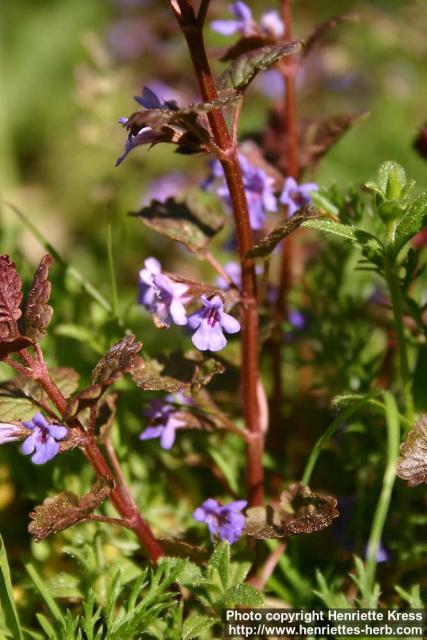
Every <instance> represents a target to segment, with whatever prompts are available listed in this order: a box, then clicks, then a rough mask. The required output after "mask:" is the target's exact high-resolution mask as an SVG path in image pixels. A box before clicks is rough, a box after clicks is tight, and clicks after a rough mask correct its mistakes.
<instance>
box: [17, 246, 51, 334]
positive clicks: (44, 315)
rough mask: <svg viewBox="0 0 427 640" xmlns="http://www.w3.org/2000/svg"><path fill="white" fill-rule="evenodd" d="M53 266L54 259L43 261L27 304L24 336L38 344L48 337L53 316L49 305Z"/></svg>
mask: <svg viewBox="0 0 427 640" xmlns="http://www.w3.org/2000/svg"><path fill="white" fill-rule="evenodd" d="M51 264H52V258H51V257H50V256H49V255H46V256H44V257H43V258H42V259H41V262H40V264H39V266H38V268H37V271H36V273H35V274H34V278H33V282H32V284H31V289H30V292H29V294H28V297H27V300H26V303H25V309H24V318H23V319H24V334H25V335H26V336H28V337H29V338H31V339H32V340H35V341H36V342H39V341H40V340H42V339H43V338H44V336H45V335H46V332H47V328H48V326H49V323H50V321H51V319H52V315H53V309H52V307H51V306H50V305H49V304H48V302H49V298H50V292H51V288H52V285H51V283H50V281H49V267H50V265H51Z"/></svg>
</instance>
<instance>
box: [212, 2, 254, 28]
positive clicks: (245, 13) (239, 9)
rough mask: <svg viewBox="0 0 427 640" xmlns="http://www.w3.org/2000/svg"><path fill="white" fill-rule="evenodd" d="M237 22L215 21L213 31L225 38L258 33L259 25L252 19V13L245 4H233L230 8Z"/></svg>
mask: <svg viewBox="0 0 427 640" xmlns="http://www.w3.org/2000/svg"><path fill="white" fill-rule="evenodd" d="M228 9H229V11H230V13H231V14H232V15H233V16H234V18H235V20H214V21H213V22H211V29H213V30H214V31H216V32H217V33H220V34H221V35H223V36H232V35H233V34H234V33H240V34H241V35H242V36H253V35H255V34H256V32H257V24H256V22H255V21H254V20H253V18H252V11H251V10H250V8H249V7H248V5H247V4H245V3H244V2H233V4H230V5H229V7H228Z"/></svg>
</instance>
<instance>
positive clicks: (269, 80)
mask: <svg viewBox="0 0 427 640" xmlns="http://www.w3.org/2000/svg"><path fill="white" fill-rule="evenodd" d="M254 85H255V86H256V88H257V89H258V91H259V92H260V93H262V94H263V95H265V96H266V97H267V98H270V99H271V100H278V99H279V98H282V97H283V94H284V92H285V81H284V79H283V76H282V74H281V73H280V72H279V71H277V70H276V69H268V70H267V71H264V73H260V74H259V75H258V76H257V77H256V78H255V82H254Z"/></svg>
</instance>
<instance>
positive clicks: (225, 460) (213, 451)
mask: <svg viewBox="0 0 427 640" xmlns="http://www.w3.org/2000/svg"><path fill="white" fill-rule="evenodd" d="M208 453H209V455H210V456H211V458H212V459H213V461H214V462H215V464H216V465H217V467H218V468H219V469H220V470H221V471H222V473H223V474H224V477H225V479H226V480H227V482H228V484H229V487H230V489H231V490H232V491H234V493H236V494H238V493H239V469H238V467H237V465H236V461H235V459H233V458H230V456H228V457H227V455H226V454H224V453H223V452H222V451H221V449H218V448H215V447H214V446H209V445H208Z"/></svg>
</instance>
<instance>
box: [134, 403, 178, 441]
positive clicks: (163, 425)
mask: <svg viewBox="0 0 427 640" xmlns="http://www.w3.org/2000/svg"><path fill="white" fill-rule="evenodd" d="M176 413H177V410H176V408H175V407H173V406H171V405H169V404H167V403H165V402H164V401H163V400H159V399H157V398H156V399H155V400H152V402H151V406H150V407H149V408H148V409H146V410H145V411H144V415H145V416H146V417H147V418H149V420H150V422H151V423H152V426H150V427H147V429H145V431H143V432H142V433H141V435H140V436H139V439H140V440H151V439H153V438H160V446H161V447H162V449H171V448H172V446H173V444H174V442H175V438H176V433H175V432H176V430H177V429H181V428H182V427H185V422H184V421H183V420H182V419H180V418H178V417H176Z"/></svg>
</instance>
